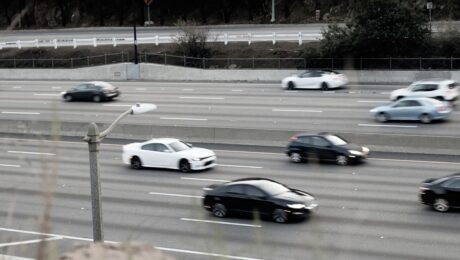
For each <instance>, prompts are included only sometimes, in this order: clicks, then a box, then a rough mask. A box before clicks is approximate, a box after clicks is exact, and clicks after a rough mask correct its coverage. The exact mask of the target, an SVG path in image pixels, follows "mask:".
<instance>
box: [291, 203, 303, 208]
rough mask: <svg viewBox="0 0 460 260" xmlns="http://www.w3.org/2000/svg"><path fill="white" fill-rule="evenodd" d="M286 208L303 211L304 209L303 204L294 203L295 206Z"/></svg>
mask: <svg viewBox="0 0 460 260" xmlns="http://www.w3.org/2000/svg"><path fill="white" fill-rule="evenodd" d="M287 206H288V207H289V208H291V209H303V208H305V205H304V204H300V203H295V204H287Z"/></svg>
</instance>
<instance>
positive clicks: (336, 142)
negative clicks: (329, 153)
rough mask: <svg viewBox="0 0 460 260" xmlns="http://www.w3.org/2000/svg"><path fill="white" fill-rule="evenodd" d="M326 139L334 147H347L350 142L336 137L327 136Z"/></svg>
mask: <svg viewBox="0 0 460 260" xmlns="http://www.w3.org/2000/svg"><path fill="white" fill-rule="evenodd" d="M325 138H326V139H327V140H328V141H329V142H331V143H333V144H334V145H346V144H347V143H348V142H347V141H346V140H345V139H343V138H340V137H338V136H336V135H326V136H325Z"/></svg>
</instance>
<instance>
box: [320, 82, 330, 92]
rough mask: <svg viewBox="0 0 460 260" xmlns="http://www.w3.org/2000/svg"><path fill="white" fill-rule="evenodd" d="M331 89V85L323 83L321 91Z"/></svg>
mask: <svg viewBox="0 0 460 260" xmlns="http://www.w3.org/2000/svg"><path fill="white" fill-rule="evenodd" d="M328 89H329V85H328V84H327V83H326V82H323V83H321V90H322V91H325V90H328Z"/></svg>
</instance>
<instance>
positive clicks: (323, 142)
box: [313, 136, 329, 147]
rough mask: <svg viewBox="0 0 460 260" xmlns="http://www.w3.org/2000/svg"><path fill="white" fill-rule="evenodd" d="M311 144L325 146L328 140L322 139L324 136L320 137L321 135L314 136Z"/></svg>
mask: <svg viewBox="0 0 460 260" xmlns="http://www.w3.org/2000/svg"><path fill="white" fill-rule="evenodd" d="M313 145H315V146H321V147H325V146H328V145H329V142H328V141H326V140H324V138H322V137H318V136H314V137H313Z"/></svg>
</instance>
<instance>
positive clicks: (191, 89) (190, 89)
mask: <svg viewBox="0 0 460 260" xmlns="http://www.w3.org/2000/svg"><path fill="white" fill-rule="evenodd" d="M182 90H183V91H193V90H194V89H193V88H184V89H182Z"/></svg>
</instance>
